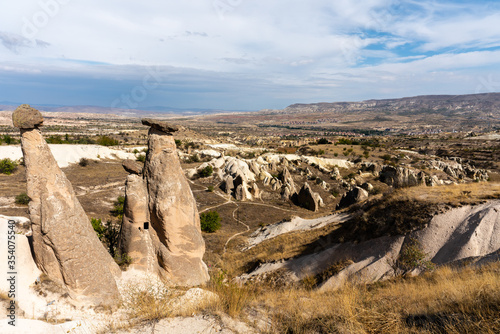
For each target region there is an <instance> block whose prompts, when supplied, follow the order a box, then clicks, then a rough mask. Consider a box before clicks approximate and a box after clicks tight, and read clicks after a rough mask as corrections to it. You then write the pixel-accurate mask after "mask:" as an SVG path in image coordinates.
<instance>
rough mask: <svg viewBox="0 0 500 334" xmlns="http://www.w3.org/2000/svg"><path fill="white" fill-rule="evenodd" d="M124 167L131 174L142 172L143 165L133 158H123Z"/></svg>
mask: <svg viewBox="0 0 500 334" xmlns="http://www.w3.org/2000/svg"><path fill="white" fill-rule="evenodd" d="M122 167H123V169H125V171H126V172H127V173H129V174H137V175H139V174H142V166H141V165H140V164H139V163H137V162H135V161H134V160H132V159H126V160H123V162H122Z"/></svg>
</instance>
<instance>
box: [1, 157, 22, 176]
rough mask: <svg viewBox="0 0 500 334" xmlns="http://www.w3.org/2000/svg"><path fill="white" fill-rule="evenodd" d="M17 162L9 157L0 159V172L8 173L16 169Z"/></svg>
mask: <svg viewBox="0 0 500 334" xmlns="http://www.w3.org/2000/svg"><path fill="white" fill-rule="evenodd" d="M17 165H18V163H17V162H16V161H13V160H11V159H9V158H5V159H2V160H0V173H2V174H7V175H10V174H12V173H14V172H15V171H16V169H17Z"/></svg>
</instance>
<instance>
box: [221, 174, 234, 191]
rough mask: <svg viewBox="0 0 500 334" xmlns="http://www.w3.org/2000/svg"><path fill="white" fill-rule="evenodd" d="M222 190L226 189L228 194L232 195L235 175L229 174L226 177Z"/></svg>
mask: <svg viewBox="0 0 500 334" xmlns="http://www.w3.org/2000/svg"><path fill="white" fill-rule="evenodd" d="M221 190H222V191H224V192H225V193H226V194H228V195H231V193H232V192H233V190H234V182H233V177H232V176H231V175H228V176H227V177H226V179H225V180H224V181H223V182H222V184H221Z"/></svg>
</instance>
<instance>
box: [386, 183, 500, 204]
mask: <svg viewBox="0 0 500 334" xmlns="http://www.w3.org/2000/svg"><path fill="white" fill-rule="evenodd" d="M393 196H396V197H397V198H399V199H401V200H417V201H422V202H430V203H445V204H454V205H459V204H469V203H470V204H473V203H477V202H479V201H482V200H486V199H495V198H500V183H497V182H474V183H464V184H458V185H447V186H437V187H425V186H420V187H410V188H403V189H399V190H397V191H395V192H394V194H393Z"/></svg>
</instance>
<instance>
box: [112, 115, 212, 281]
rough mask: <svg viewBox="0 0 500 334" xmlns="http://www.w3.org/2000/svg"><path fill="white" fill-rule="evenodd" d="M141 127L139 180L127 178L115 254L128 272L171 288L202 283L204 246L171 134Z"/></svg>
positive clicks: (157, 126)
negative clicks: (128, 263) (122, 256)
mask: <svg viewBox="0 0 500 334" xmlns="http://www.w3.org/2000/svg"><path fill="white" fill-rule="evenodd" d="M143 123H144V124H145V125H149V126H151V128H150V130H149V139H148V148H149V151H148V154H147V157H146V163H145V165H144V175H143V177H142V178H141V177H139V176H138V175H129V176H128V178H127V189H126V199H125V213H124V221H123V227H122V232H121V242H120V244H121V249H122V251H124V252H127V253H129V256H131V257H132V258H133V260H134V261H133V264H132V266H133V267H135V268H136V269H141V270H144V271H147V272H152V273H155V274H158V275H159V276H161V277H162V278H163V279H164V280H166V281H169V282H171V283H173V284H179V285H199V284H202V283H205V282H206V281H208V279H209V276H208V270H207V267H206V265H205V264H204V263H203V261H202V258H203V254H204V252H205V242H204V240H203V237H202V235H201V228H200V218H199V214H198V210H197V208H196V202H195V200H194V197H193V193H192V192H191V188H190V187H189V184H188V182H187V179H186V177H185V176H184V173H183V171H182V169H181V165H180V162H179V158H178V155H177V152H176V145H175V142H174V137H173V136H172V134H171V132H173V131H176V128H175V127H172V126H169V125H168V124H166V123H164V122H156V121H154V120H150V119H148V120H145V121H144V122H143Z"/></svg>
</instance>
